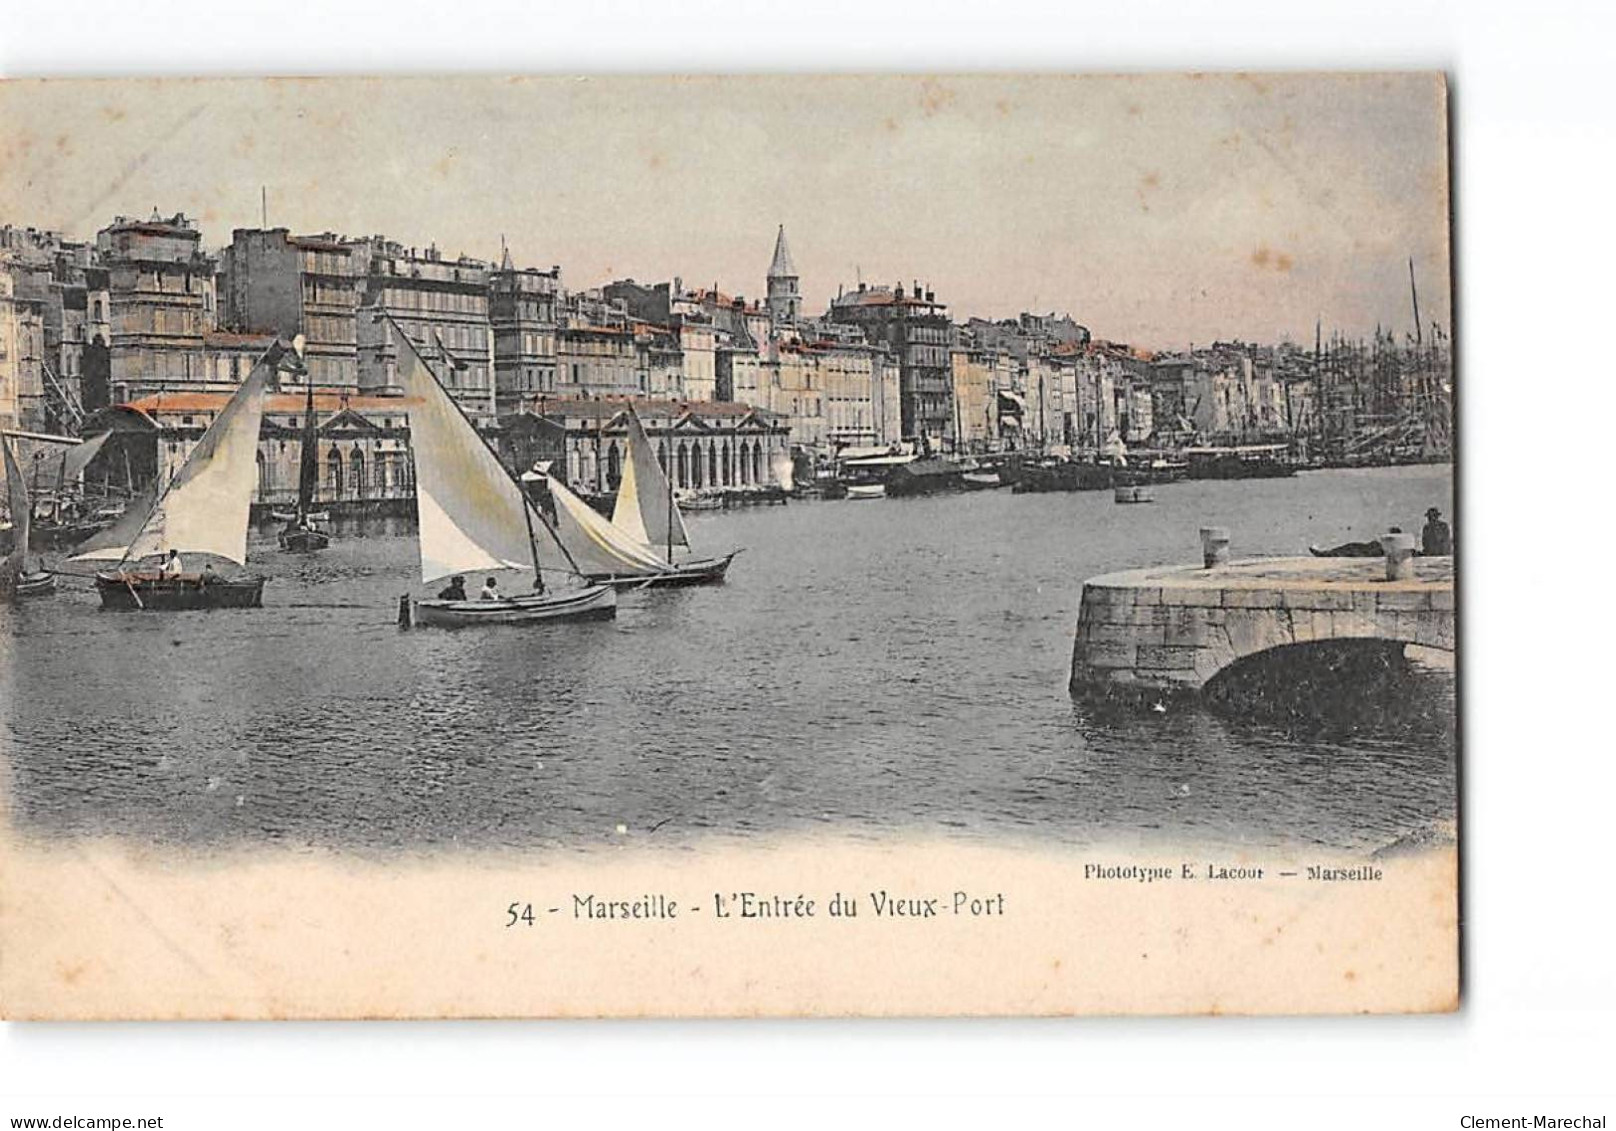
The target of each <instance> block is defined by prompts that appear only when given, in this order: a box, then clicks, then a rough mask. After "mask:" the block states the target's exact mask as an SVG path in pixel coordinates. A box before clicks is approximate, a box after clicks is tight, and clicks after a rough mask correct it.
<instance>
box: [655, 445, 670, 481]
mask: <svg viewBox="0 0 1616 1131" xmlns="http://www.w3.org/2000/svg"><path fill="white" fill-rule="evenodd" d="M656 458H657V463H659V464H661V465H662V474H664V475H666V474H667V473H668V442H667V441H666V440H659V441H658V442H657V446H656Z"/></svg>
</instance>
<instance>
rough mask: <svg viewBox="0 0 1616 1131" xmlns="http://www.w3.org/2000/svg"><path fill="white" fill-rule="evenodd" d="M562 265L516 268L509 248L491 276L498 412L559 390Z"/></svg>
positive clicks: (491, 307) (489, 292)
mask: <svg viewBox="0 0 1616 1131" xmlns="http://www.w3.org/2000/svg"><path fill="white" fill-rule="evenodd" d="M560 295H561V268H560V267H559V266H555V267H551V268H550V270H548V271H540V270H538V269H537V268H518V267H516V266H514V265H513V264H512V263H511V257H510V253H509V252H506V253H505V255H504V258H503V259H502V260H501V262H500V265H499V269H498V270H497V271H493V272H491V273H490V274H489V277H488V317H489V322H490V324H491V325H492V327H493V335H494V403H495V408H496V410H497V412H498V413H499V414H500V415H502V416H503V415H507V414H509V413H512V412H515V411H517V410H518V409H519V408H520V407H521V406H522V404H523V403H524V402H526V401H527V400H529V399H531V398H532V397H534V396H537V395H538V394H540V393H554V392H555V391H556V365H557V350H556V338H557V332H558V326H557V318H556V315H557V310H556V308H557V302H558V300H559V299H560Z"/></svg>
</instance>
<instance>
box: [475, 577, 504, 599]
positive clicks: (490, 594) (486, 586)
mask: <svg viewBox="0 0 1616 1131" xmlns="http://www.w3.org/2000/svg"><path fill="white" fill-rule="evenodd" d="M477 599H478V600H479V601H498V600H499V599H500V596H499V582H498V581H496V580H495V579H494V578H492V577H490V578H489V579H488V580H487V581H485V582H483V588H482V592H480V593H478V594H477Z"/></svg>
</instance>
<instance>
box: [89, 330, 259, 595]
mask: <svg viewBox="0 0 1616 1131" xmlns="http://www.w3.org/2000/svg"><path fill="white" fill-rule="evenodd" d="M283 352H284V348H283V347H282V346H281V345H280V343H278V342H277V343H276V344H275V345H273V346H271V347H270V348H269V349H268V350H267V351H265V353H264V355H263V356H262V357H260V358H259V359H258V363H257V364H256V365H254V366H253V369H252V372H251V373H250V374H248V376H247V379H246V380H245V381H243V382H242V383H241V387H240V388H238V389H237V390H236V391H235V393H234V394H233V395H232V396H231V397H230V400H229V401H228V402H226V404H225V406H224V408H223V409H222V410H220V412H219V415H218V416H216V417H215V418H214V420H213V423H212V424H210V425H208V429H207V431H206V432H204V433H202V439H201V440H199V441H197V445H196V447H195V448H193V449H191V454H190V455H189V456H187V457H186V459H185V462H184V463H183V464H181V465H180V469H179V471H177V472H176V473H175V474H174V477H173V478H172V479H171V480H169V482H168V485H167V486H166V487H161V488H160V487H158V486H157V484H156V483H153V485H152V487H151V488H150V489H149V490H148V491H147V492H146V494H145V495H144V496H143V497H142V498H140V499H137V500H135V501H134V502H132V503H131V504H130V505H129V507H128V508H127V509H126V510H125V511H124V513H123V517H122V518H120V519H118V521H116V522H114V523H113V524H112V525H111V526H109V527H107V528H106V529H105V530H103V531H101V532H100V533H98V534H96V535H94V536H93V537H91V538H90V539H89V541H87V542H85V543H84V544H83V545H81V546H79V547H78V549H77V551H76V552H75V553H74V555H73V557H72V558H71V559H69V560H71V561H113V562H116V565H115V566H114V568H112V569H111V570H106V571H103V572H99V573H97V574H96V575H95V587H96V591H97V592H98V593H99V594H100V595H101V607H102V608H104V609H114V610H120V611H129V610H137V609H138V610H143V611H171V610H182V609H242V608H258V607H259V606H260V605H262V604H263V596H264V580H265V579H264V578H263V577H260V576H254V575H239V576H233V577H227V576H224V575H221V574H219V573H217V572H215V571H214V569H213V568H212V563H211V562H209V563H208V566H207V568H205V569H204V570H202V571H201V572H182V571H181V570H180V569H177V568H175V567H174V566H173V565H169V564H165V559H166V560H167V562H174V561H176V560H177V561H179V562H180V563H181V564H183V562H184V559H183V558H180V557H179V555H181V554H189V555H192V556H193V558H194V556H196V555H205V556H211V557H217V558H222V559H224V560H225V561H227V562H231V563H233V564H235V565H238V566H241V565H245V564H246V561H247V522H248V512H249V510H250V508H251V506H252V495H253V490H254V488H255V487H256V486H257V483H258V430H259V427H260V425H261V423H262V421H263V414H264V388H265V385H266V383H267V381H268V374H269V372H270V370H271V369H272V368H273V367H274V366H275V365H276V364H277V363H278V361H279V359H280V357H281V355H282V353H283Z"/></svg>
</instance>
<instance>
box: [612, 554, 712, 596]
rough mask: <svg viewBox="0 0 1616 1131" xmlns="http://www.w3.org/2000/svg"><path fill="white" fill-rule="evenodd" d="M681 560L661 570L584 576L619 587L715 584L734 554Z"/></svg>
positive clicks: (677, 586) (673, 586)
mask: <svg viewBox="0 0 1616 1131" xmlns="http://www.w3.org/2000/svg"><path fill="white" fill-rule="evenodd" d="M740 552H741V551H739V550H736V551H735V553H734V554H726V555H725V556H724V557H722V558H702V559H699V560H691V561H683V562H679V563H677V564H675V565H673V566H670V567H669V568H668V569H666V570H665V571H663V572H662V573H653V574H649V575H647V574H643V573H586V574H584V577H586V578H588V579H589V580H590V581H596V582H599V583H600V584H602V585H610V586H612V587H614V588H617V589H677V588H679V587H681V586H687V585H715V584H717V583H718V582H720V581H723V580H724V575H725V574H726V573H728V572H729V564H730V562H732V561H734V560H735V554H739V553H740Z"/></svg>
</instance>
